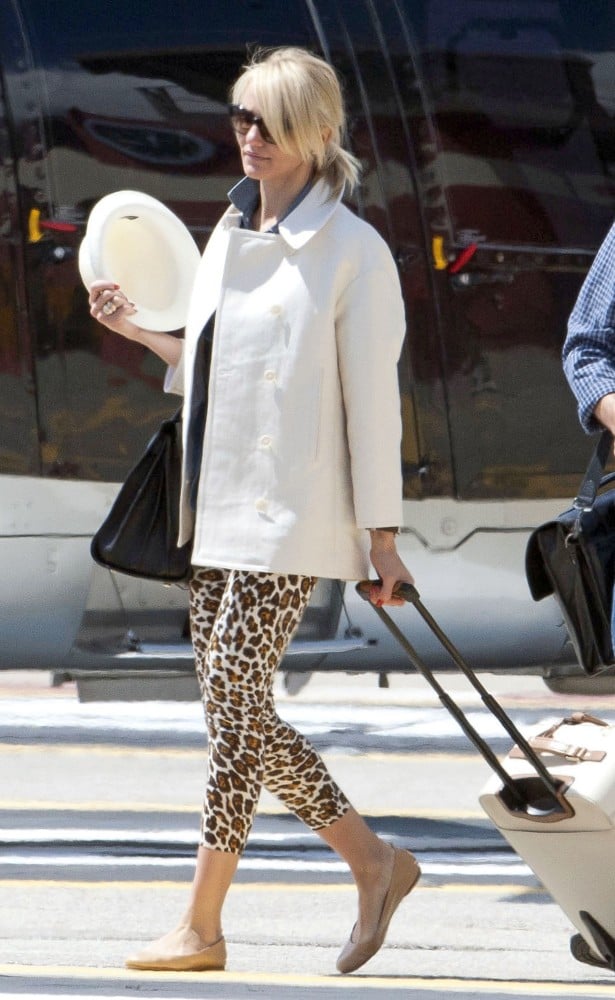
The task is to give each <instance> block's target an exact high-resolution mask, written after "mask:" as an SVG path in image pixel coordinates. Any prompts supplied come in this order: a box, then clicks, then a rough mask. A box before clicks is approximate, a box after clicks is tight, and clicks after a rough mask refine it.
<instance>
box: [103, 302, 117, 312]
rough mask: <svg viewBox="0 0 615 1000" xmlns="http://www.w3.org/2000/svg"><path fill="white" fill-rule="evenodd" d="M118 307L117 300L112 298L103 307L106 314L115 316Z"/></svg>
mask: <svg viewBox="0 0 615 1000" xmlns="http://www.w3.org/2000/svg"><path fill="white" fill-rule="evenodd" d="M117 309H118V306H116V304H115V302H114V301H113V300H112V299H109V301H108V302H105V304H104V306H103V307H102V311H103V312H104V314H105V316H113V313H114V312H117Z"/></svg>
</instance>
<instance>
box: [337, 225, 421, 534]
mask: <svg viewBox="0 0 615 1000" xmlns="http://www.w3.org/2000/svg"><path fill="white" fill-rule="evenodd" d="M378 256H379V258H380V259H379V260H378V263H377V264H376V266H374V267H373V268H370V269H369V270H367V271H363V272H362V273H361V274H360V275H359V276H358V277H356V278H355V280H354V281H353V282H352V283H351V284H350V285H348V286H347V288H346V289H345V290H344V293H343V295H342V296H341V298H340V301H339V303H338V312H337V317H336V335H337V350H338V364H339V371H340V378H341V383H342V392H343V397H344V407H345V411H346V431H347V437H348V446H349V452H350V466H351V478H352V488H353V499H354V509H355V518H356V523H357V527H359V528H378V527H385V526H389V525H391V526H397V525H401V524H402V523H403V521H402V474H401V430H402V426H401V406H400V394H399V381H398V374H397V362H398V360H399V355H400V351H401V347H402V343H403V339H404V334H405V329H406V324H405V316H404V305H403V299H402V295H401V289H400V286H399V278H398V275H397V268H396V267H395V263H394V261H393V259H392V257H391V256H390V253H389V250H388V248H386V251H385V250H384V245H382V249H381V251H380V253H379V254H378Z"/></svg>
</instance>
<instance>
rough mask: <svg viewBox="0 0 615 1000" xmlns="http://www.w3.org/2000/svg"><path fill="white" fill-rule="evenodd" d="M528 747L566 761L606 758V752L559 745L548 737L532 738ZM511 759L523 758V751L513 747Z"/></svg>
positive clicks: (563, 744)
mask: <svg viewBox="0 0 615 1000" xmlns="http://www.w3.org/2000/svg"><path fill="white" fill-rule="evenodd" d="M530 746H531V748H532V750H535V751H536V753H550V754H553V755H554V756H555V757H565V758H566V760H584V761H585V760H588V761H598V762H599V761H601V760H604V758H605V757H606V750H589V749H588V748H587V747H580V746H574V745H573V744H572V743H560V741H559V740H554V739H552V738H551V737H548V736H534V737H532V739H531V740H530ZM510 756H511V757H525V754H524V753H523V750H521V749H520V748H519V747H514V748H513V749H512V750H511V751H510Z"/></svg>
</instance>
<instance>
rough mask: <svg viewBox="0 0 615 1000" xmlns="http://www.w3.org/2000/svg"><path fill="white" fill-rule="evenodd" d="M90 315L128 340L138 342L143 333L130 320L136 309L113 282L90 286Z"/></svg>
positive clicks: (101, 282) (96, 282) (98, 282)
mask: <svg viewBox="0 0 615 1000" xmlns="http://www.w3.org/2000/svg"><path fill="white" fill-rule="evenodd" d="M89 303H90V315H91V316H93V317H94V319H95V320H98V322H99V323H102V324H103V325H104V326H106V327H108V328H109V330H113V331H114V333H119V334H121V335H122V336H123V337H126V338H127V339H128V340H136V339H137V337H138V335H139V334H140V333H141V330H140V327H138V326H137V324H136V323H133V322H132V320H130V319H129V318H128V317H129V316H134V314H135V313H136V311H137V310H136V308H135V305H134V302H130V301H129V300H128V298H127V297H126V295H125V294H124V292H123V291H122V290H121V288H120V286H119V285H116V284H115V283H114V282H112V281H94V282H93V283H92V284H91V285H90V297H89Z"/></svg>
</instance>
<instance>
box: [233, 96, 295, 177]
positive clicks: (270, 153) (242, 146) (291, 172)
mask: <svg viewBox="0 0 615 1000" xmlns="http://www.w3.org/2000/svg"><path fill="white" fill-rule="evenodd" d="M241 106H242V107H243V108H246V109H247V110H248V111H251V112H252V113H253V114H255V115H259V116H260V113H261V112H260V108H259V106H258V102H257V100H256V98H255V97H254V94H253V93H252V91H251V90H250V89H248V90H246V91H245V93H244V94H243V95H242V98H241ZM266 124H267V123H266V122H265V125H266ZM235 134H236V135H237V142H238V144H239V151H240V153H241V160H242V164H243V169H244V173H245V174H246V176H247V177H252V178H253V180H255V181H263V182H265V183H277V184H286V183H292V184H295V183H298V182H299V181H301V180H302V179H303V178H305V180H304V183H307V180H308V178H309V176H310V173H311V169H312V168H311V164H309V163H306V162H305V161H304V160H302V159H301V158H300V156H299V155H298V153H292V152H291V153H287V152H285V151H284V150H283V149H280V147H279V146H276V145H275V144H274V143H272V142H266V141H265V140H264V139H263V137H262V135H261V133H260V131H259V128H258V125H252V126H251V127H250V129H249V131H248V132H246V133H245V135H242V134H241V133H235Z"/></svg>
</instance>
